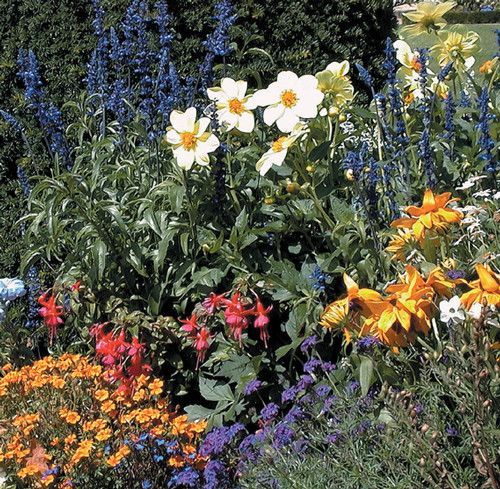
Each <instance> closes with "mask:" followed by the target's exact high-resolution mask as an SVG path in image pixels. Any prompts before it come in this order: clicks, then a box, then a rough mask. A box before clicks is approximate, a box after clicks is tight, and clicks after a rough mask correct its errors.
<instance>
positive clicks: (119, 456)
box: [106, 445, 131, 467]
mask: <svg viewBox="0 0 500 489" xmlns="http://www.w3.org/2000/svg"><path fill="white" fill-rule="evenodd" d="M130 451H131V450H130V448H129V447H128V446H127V445H123V446H122V447H121V448H120V449H119V450H118V451H117V452H116V453H115V454H114V455H111V457H109V458H108V459H107V460H106V462H107V464H108V465H110V466H111V467H116V466H117V465H118V464H119V463H120V462H121V461H122V460H123V459H124V458H125V457H126V456H127V455H128V454H129V453H130Z"/></svg>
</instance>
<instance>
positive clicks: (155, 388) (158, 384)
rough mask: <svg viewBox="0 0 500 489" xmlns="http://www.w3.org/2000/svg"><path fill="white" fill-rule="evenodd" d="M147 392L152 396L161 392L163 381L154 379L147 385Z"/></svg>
mask: <svg viewBox="0 0 500 489" xmlns="http://www.w3.org/2000/svg"><path fill="white" fill-rule="evenodd" d="M148 389H149V392H150V393H151V395H153V396H159V395H160V394H161V393H162V392H163V381H162V380H160V379H155V380H153V382H151V383H150V384H149V385H148Z"/></svg>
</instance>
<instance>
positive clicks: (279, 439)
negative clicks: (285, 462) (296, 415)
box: [272, 423, 295, 450]
mask: <svg viewBox="0 0 500 489" xmlns="http://www.w3.org/2000/svg"><path fill="white" fill-rule="evenodd" d="M294 436H295V431H294V430H293V429H292V428H290V426H288V424H286V423H278V425H277V426H276V427H275V429H274V433H273V442H272V443H273V447H274V448H276V449H277V450H279V449H280V448H283V447H284V446H286V445H289V444H290V443H291V442H292V441H293V438H294Z"/></svg>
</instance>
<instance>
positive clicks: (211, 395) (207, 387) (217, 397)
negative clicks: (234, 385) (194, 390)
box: [199, 377, 234, 401]
mask: <svg viewBox="0 0 500 489" xmlns="http://www.w3.org/2000/svg"><path fill="white" fill-rule="evenodd" d="M199 386H200V394H201V395H202V396H203V399H206V400H207V401H233V400H234V396H233V392H232V391H231V388H230V387H229V385H228V384H223V383H220V382H219V381H217V380H213V379H206V378H204V377H200V380H199Z"/></svg>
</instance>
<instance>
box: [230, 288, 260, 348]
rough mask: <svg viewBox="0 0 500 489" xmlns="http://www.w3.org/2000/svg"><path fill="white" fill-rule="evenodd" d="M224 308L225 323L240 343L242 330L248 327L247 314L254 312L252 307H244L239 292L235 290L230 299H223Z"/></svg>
mask: <svg viewBox="0 0 500 489" xmlns="http://www.w3.org/2000/svg"><path fill="white" fill-rule="evenodd" d="M224 304H225V306H226V309H225V310H224V317H225V319H226V323H227V325H228V326H229V328H230V329H231V334H232V335H233V338H234V339H235V340H236V341H238V342H239V343H240V346H241V335H242V334H243V330H244V329H246V328H247V327H248V316H252V315H253V314H254V313H255V310H254V309H253V308H249V309H245V304H244V303H243V301H242V300H241V294H240V293H239V292H235V293H234V294H233V296H232V297H231V300H228V299H224Z"/></svg>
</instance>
